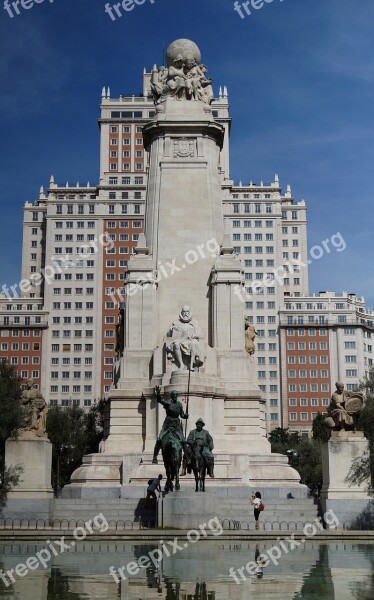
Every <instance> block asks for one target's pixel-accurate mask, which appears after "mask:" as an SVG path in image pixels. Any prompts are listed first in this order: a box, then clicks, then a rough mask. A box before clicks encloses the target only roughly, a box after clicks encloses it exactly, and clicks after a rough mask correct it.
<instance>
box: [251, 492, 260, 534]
mask: <svg viewBox="0 0 374 600" xmlns="http://www.w3.org/2000/svg"><path fill="white" fill-rule="evenodd" d="M251 503H252V504H253V514H254V517H255V521H256V529H259V528H260V523H259V520H258V519H259V516H260V512H261V511H260V504H262V500H261V494H260V492H256V493H255V494H254V495H253V496H252V498H251Z"/></svg>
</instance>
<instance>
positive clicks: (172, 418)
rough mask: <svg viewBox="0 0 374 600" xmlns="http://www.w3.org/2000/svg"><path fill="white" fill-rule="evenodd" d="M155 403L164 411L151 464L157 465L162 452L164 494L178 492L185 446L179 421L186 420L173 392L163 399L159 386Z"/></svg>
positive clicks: (175, 393) (156, 389)
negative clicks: (168, 397) (164, 481)
mask: <svg viewBox="0 0 374 600" xmlns="http://www.w3.org/2000/svg"><path fill="white" fill-rule="evenodd" d="M155 393H156V398H157V402H158V403H159V404H161V406H163V407H164V409H165V410H166V417H165V420H164V424H163V426H162V429H161V431H160V434H159V436H158V439H157V442H156V444H155V449H154V452H153V461H152V462H153V464H157V463H158V461H157V456H158V453H159V451H160V450H162V457H163V460H164V466H165V471H166V484H165V492H168V491H172V490H173V488H174V483H173V482H174V480H175V489H176V490H179V489H180V485H179V469H180V466H181V462H182V449H184V448H185V446H186V440H185V437H184V435H183V428H182V422H181V420H180V419H188V415H187V414H185V412H184V410H183V406H182V404H181V403H180V402H179V400H178V399H177V398H178V394H177V392H176V391H175V390H173V391H172V392H171V395H170V399H163V398H162V397H161V394H160V388H159V386H156V388H155Z"/></svg>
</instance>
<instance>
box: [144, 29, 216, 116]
mask: <svg viewBox="0 0 374 600" xmlns="http://www.w3.org/2000/svg"><path fill="white" fill-rule="evenodd" d="M200 61H201V53H200V50H199V48H198V47H197V46H196V44H195V43H194V42H192V41H191V40H186V39H180V40H176V41H175V42H172V43H171V44H170V46H169V47H168V49H167V50H166V62H167V66H168V68H167V69H166V68H165V67H159V68H157V67H156V65H155V66H154V68H153V70H152V74H151V90H152V94H153V98H154V102H155V104H160V103H162V102H165V100H167V98H174V99H176V100H197V101H200V102H204V103H205V104H210V102H211V100H212V97H213V90H212V87H211V83H212V79H210V78H207V77H206V76H205V73H206V72H207V68H206V66H205V65H201V64H200Z"/></svg>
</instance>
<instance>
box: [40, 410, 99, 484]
mask: <svg viewBox="0 0 374 600" xmlns="http://www.w3.org/2000/svg"><path fill="white" fill-rule="evenodd" d="M99 404H100V406H94V407H93V408H92V409H91V411H90V412H89V413H88V414H87V413H85V412H84V411H83V410H82V409H81V408H79V407H78V406H68V407H66V408H63V407H61V406H52V407H50V409H49V411H48V417H47V431H48V437H49V439H50V441H51V443H52V482H53V487H54V489H55V491H57V490H58V488H60V487H63V486H64V485H66V484H67V483H69V481H70V476H71V474H72V473H73V471H74V470H75V469H77V468H78V467H79V465H80V464H81V462H82V457H83V456H84V455H85V454H89V453H92V452H97V450H98V447H99V442H100V440H101V439H102V426H101V403H99Z"/></svg>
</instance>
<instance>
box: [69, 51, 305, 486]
mask: <svg viewBox="0 0 374 600" xmlns="http://www.w3.org/2000/svg"><path fill="white" fill-rule="evenodd" d="M166 58H167V66H166V67H160V68H157V67H155V68H154V70H153V73H152V79H151V83H152V92H153V96H154V101H155V117H154V118H153V119H152V120H151V121H150V122H149V123H147V124H146V125H145V127H144V130H143V137H144V145H145V149H146V150H147V152H149V157H150V160H149V176H148V189H147V196H146V207H145V234H144V235H141V236H140V237H139V243H138V246H137V248H136V250H135V255H134V256H132V257H131V258H130V260H129V263H128V271H127V274H126V309H125V327H124V332H125V344H124V351H123V356H122V357H121V358H120V361H119V363H118V365H117V366H116V371H117V372H118V373H119V376H118V377H117V378H116V384H115V386H113V387H112V389H111V391H110V393H109V401H110V427H109V435H108V437H107V438H106V440H105V442H104V443H103V444H102V453H101V454H100V455H90V456H87V457H85V459H84V462H83V465H82V467H80V468H79V469H78V470H77V471H76V472H75V473H74V474H73V476H72V483H71V485H70V486H67V487H66V488H64V491H63V496H64V495H65V497H68V496H69V494H70V495H75V496H79V497H84V496H90V495H95V494H96V493H97V494H105V493H106V494H108V496H110V495H113V496H115V495H116V494H117V496H118V493H120V494H131V493H132V491H131V490H136V486H144V485H145V482H146V481H147V480H148V479H149V478H151V477H156V476H157V474H158V470H159V467H157V466H154V465H153V464H152V458H153V449H154V446H155V443H156V440H157V438H158V434H159V431H160V425H161V423H162V419H163V409H162V407H160V405H159V404H158V403H157V401H156V398H155V394H154V388H155V386H160V388H161V390H162V394H163V396H164V397H170V394H171V392H172V390H175V391H176V392H177V393H178V397H179V398H182V399H183V398H184V397H186V394H187V389H189V408H188V413H189V415H190V421H189V423H195V422H196V420H197V418H199V417H201V418H202V419H203V420H204V423H206V425H207V428H208V429H209V431H210V432H211V434H212V435H213V436H214V445H215V467H214V469H215V470H214V475H215V479H214V485H215V489H221V490H222V493H224V494H226V495H227V494H230V493H231V494H232V496H236V497H237V496H238V494H242V495H243V496H245V495H247V494H248V485H251V486H253V487H255V488H256V489H257V488H261V489H264V488H265V487H269V488H272V489H274V490H276V492H275V493H276V494H279V495H281V496H282V497H284V498H285V497H286V496H287V494H288V493H289V492H292V494H293V495H294V496H296V497H300V496H304V495H306V488H305V486H301V485H300V484H299V479H300V477H299V474H298V473H297V472H296V471H295V470H294V469H292V468H291V467H289V465H288V461H287V457H286V456H283V455H278V454H271V449H270V444H269V442H268V440H267V439H266V429H265V406H264V401H263V399H262V397H261V392H260V390H259V387H258V385H257V381H256V369H255V362H254V357H253V348H252V347H251V348H250V347H249V346H248V343H247V344H246V339H245V329H244V327H243V323H244V306H243V304H242V303H241V301H240V299H239V297H238V295H237V294H236V293H235V291H237V287H238V286H239V287H242V286H243V285H244V277H243V269H242V265H241V262H240V259H239V258H238V257H237V256H236V255H235V254H234V250H233V248H232V245H231V241H230V238H229V235H228V234H227V233H224V227H223V214H222V193H221V174H220V170H219V157H220V150H221V148H222V144H223V137H224V129H223V127H222V125H220V124H219V123H218V122H217V121H216V120H215V119H214V117H213V113H212V110H211V107H210V101H211V97H212V92H211V83H212V80H211V79H209V78H207V77H206V71H207V69H206V67H205V66H204V65H202V64H201V54H200V51H199V49H198V47H197V46H196V44H194V43H193V42H191V41H189V40H176V41H175V42H173V43H172V44H171V45H170V46H169V48H168V49H167V52H166ZM178 315H179V316H178ZM171 323H172V325H170V324H171ZM252 342H253V340H252ZM191 483H192V482H191ZM212 484H213V480H210V487H212ZM185 486H186V480H185V479H183V480H181V489H182V491H181V492H180V493H181V494H182V492H183V487H185ZM190 486H191V489H193V486H192V485H191V484H190ZM230 490H231V491H230ZM135 493H138V491H137V492H136V491H134V494H135Z"/></svg>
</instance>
